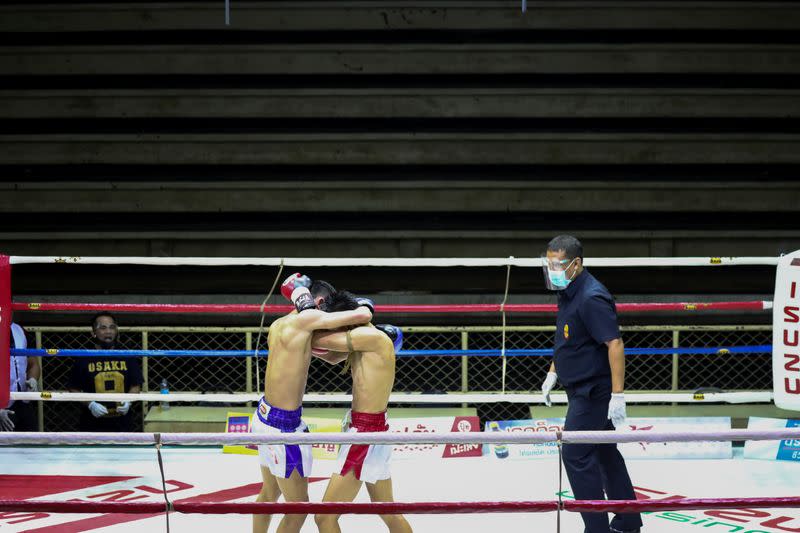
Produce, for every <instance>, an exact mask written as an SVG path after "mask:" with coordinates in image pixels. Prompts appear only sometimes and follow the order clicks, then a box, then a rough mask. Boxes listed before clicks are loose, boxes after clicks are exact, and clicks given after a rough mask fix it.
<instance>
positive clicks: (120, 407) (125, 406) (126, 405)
mask: <svg viewBox="0 0 800 533" xmlns="http://www.w3.org/2000/svg"><path fill="white" fill-rule="evenodd" d="M130 410H131V402H122V403H120V404H117V413H119V414H121V415H123V416H124V415H127V414H128V411H130Z"/></svg>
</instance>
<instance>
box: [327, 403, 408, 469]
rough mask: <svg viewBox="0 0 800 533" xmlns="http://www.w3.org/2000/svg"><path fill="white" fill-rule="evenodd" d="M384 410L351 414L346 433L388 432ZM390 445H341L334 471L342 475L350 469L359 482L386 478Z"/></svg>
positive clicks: (389, 458)
mask: <svg viewBox="0 0 800 533" xmlns="http://www.w3.org/2000/svg"><path fill="white" fill-rule="evenodd" d="M388 430H389V423H388V417H387V415H386V411H384V412H382V413H359V412H357V411H352V412H351V413H350V424H349V427H348V429H347V431H348V432H359V431H360V432H362V433H363V432H378V431H388ZM392 448H394V445H392V444H343V445H342V446H340V447H339V458H338V463H337V465H336V470H337V471H338V472H339V474H341V475H342V476H345V475H347V474H348V473H349V472H350V471H353V473H354V475H355V476H356V478H357V479H359V480H360V481H364V482H366V483H375V482H376V481H380V480H383V479H389V478H390V477H391V473H390V472H389V463H390V461H391V459H392Z"/></svg>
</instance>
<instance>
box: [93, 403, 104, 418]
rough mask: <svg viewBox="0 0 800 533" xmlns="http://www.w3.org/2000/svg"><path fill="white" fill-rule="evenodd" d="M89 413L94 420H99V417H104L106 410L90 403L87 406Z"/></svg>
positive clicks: (101, 405) (100, 405)
mask: <svg viewBox="0 0 800 533" xmlns="http://www.w3.org/2000/svg"><path fill="white" fill-rule="evenodd" d="M89 411H91V412H92V415H94V417H95V418H100V417H101V416H105V415H107V414H108V409H106V406H105V405H103V404H100V403H97V402H92V403H90V404H89Z"/></svg>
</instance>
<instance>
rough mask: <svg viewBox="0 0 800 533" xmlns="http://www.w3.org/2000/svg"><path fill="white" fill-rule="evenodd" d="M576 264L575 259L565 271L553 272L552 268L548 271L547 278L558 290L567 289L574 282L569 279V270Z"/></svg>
mask: <svg viewBox="0 0 800 533" xmlns="http://www.w3.org/2000/svg"><path fill="white" fill-rule="evenodd" d="M574 262H575V260H574V259H573V260H572V261H570V263H569V264H568V265H567V268H565V269H564V270H552V269H550V268H548V269H547V277H548V278H550V283H551V284H552V285H553V287H555V288H557V289H566V288H567V286H568V285H569V284H570V283H572V280H571V279H569V278H567V270H569V267H570V266H572V263H574Z"/></svg>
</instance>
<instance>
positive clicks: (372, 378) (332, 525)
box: [311, 291, 411, 533]
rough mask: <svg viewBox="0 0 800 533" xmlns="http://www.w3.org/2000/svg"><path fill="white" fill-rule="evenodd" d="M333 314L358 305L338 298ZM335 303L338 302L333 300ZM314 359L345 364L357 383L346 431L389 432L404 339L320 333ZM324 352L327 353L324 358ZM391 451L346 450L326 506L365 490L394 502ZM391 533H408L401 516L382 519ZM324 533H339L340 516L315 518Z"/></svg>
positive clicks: (363, 332)
mask: <svg viewBox="0 0 800 533" xmlns="http://www.w3.org/2000/svg"><path fill="white" fill-rule="evenodd" d="M337 296H338V297H340V298H341V301H331V302H330V304H331V305H334V306H335V307H331V308H329V311H339V310H349V309H352V306H353V305H357V302H356V300H355V298H354V297H353V295H351V294H349V293H346V292H344V291H341V292H339V293H337ZM334 300H336V298H334ZM311 343H312V346H313V347H314V349H313V350H312V353H313V355H314V356H315V357H318V358H320V359H323V360H325V361H327V362H329V363H332V364H335V363H339V362H341V361H344V360H347V363H346V366H345V371H347V370H348V369H349V371H350V374H351V376H352V378H353V404H352V410H351V411H350V413H349V416H348V417H347V418H346V419H345V423H346V424H347V426H346V430H347V431H353V432H356V431H361V432H377V431H387V430H388V429H389V424H388V418H387V414H386V407H387V405H388V403H389V395H390V394H391V392H392V387H393V385H394V368H395V352H396V351H397V350H399V349H400V347H401V346H402V343H403V333H402V331H400V329H399V328H396V327H394V326H389V325H379V326H372V325H371V324H368V325H366V326H359V327H355V328H353V329H350V330H345V331H341V330H340V331H331V332H322V331H317V332H316V333H315V334H314V337H313V338H312V341H311ZM326 350H327V351H328V352H326ZM392 447H393V446H392V445H343V446H342V447H341V448H340V449H339V463H338V470H337V471H338V473H335V474H333V475H332V476H331V480H330V482H329V483H328V488H327V489H326V490H325V495H324V496H323V497H322V501H324V502H350V501H353V500H354V499H355V497H356V495H357V494H358V491H359V490H361V484H362V483H366V484H367V492H369V497H370V499H371V500H372V501H373V502H391V501H394V496H393V494H392V479H391V473H390V470H389V462H390V460H391V456H392ZM381 519H382V520H383V521H384V523H386V525H387V526H388V527H389V531H390V532H392V533H408V532H410V531H411V526H410V525H409V523H408V522H407V521H406V519H405V518H404V517H403V516H402V515H381ZM315 520H316V522H317V526H318V527H319V530H320V532H321V533H328V532H338V531H341V529H340V528H339V516H338V515H316V516H315Z"/></svg>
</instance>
